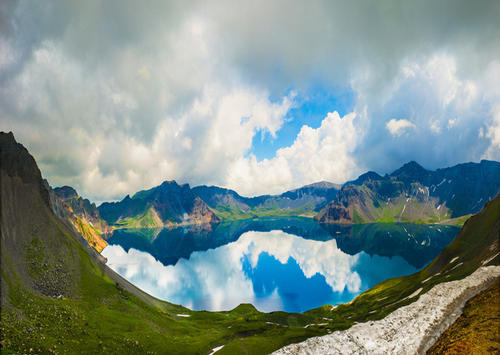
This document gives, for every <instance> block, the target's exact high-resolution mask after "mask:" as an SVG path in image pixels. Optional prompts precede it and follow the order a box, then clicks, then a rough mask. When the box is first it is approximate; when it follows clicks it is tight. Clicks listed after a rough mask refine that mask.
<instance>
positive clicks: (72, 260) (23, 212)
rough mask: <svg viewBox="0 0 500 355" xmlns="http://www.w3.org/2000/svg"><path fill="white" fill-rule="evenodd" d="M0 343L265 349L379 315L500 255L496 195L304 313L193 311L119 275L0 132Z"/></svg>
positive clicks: (17, 346) (13, 349)
mask: <svg viewBox="0 0 500 355" xmlns="http://www.w3.org/2000/svg"><path fill="white" fill-rule="evenodd" d="M0 206H1V209H0V212H1V213H0V222H1V223H0V232H1V233H0V246H1V247H0V261H1V264H0V266H1V273H0V286H1V291H2V292H1V293H0V306H1V307H0V335H1V336H0V346H1V350H2V353H3V352H5V353H22V354H24V353H44V354H45V353H85V354H90V353H179V352H182V353H198V354H199V353H209V352H210V351H211V350H212V349H214V348H216V347H219V346H224V348H222V350H221V353H230V354H243V353H251V354H265V353H270V352H272V351H274V350H276V349H278V348H280V347H282V346H284V345H287V344H290V343H292V342H298V341H301V340H304V339H306V338H310V337H313V336H318V335H325V334H327V333H329V332H332V331H335V330H339V329H346V328H349V327H351V326H352V325H353V324H355V323H358V322H366V321H369V320H374V319H380V318H382V317H384V316H385V315H387V314H388V313H389V312H392V311H394V310H395V309H397V308H399V307H401V306H404V305H407V304H409V303H412V302H413V301H414V300H415V299H416V298H417V296H416V293H415V292H416V291H419V292H420V294H422V293H425V292H427V291H428V290H429V289H430V288H432V287H433V286H434V285H437V284H439V283H441V282H446V281H452V280H457V279H460V278H463V277H465V276H467V275H470V274H471V273H472V272H474V270H476V269H477V268H478V267H481V266H488V265H498V264H499V262H500V253H499V251H500V249H499V248H500V245H499V243H498V236H499V235H500V197H496V198H495V199H494V200H492V201H490V202H488V203H487V204H486V205H485V207H484V209H483V210H482V211H481V212H480V213H478V214H477V215H475V216H473V217H471V218H470V219H469V220H468V221H467V222H466V223H465V225H464V226H463V228H462V230H461V231H460V233H459V234H458V236H457V237H456V239H455V240H454V241H453V242H452V243H451V244H450V245H449V246H448V247H446V248H445V249H444V250H443V251H442V252H441V254H440V255H439V257H437V258H436V259H435V260H434V261H433V262H431V263H430V264H429V265H428V266H427V267H426V268H424V269H423V270H422V271H420V272H418V273H416V274H413V275H410V276H406V277H401V278H396V279H391V280H387V281H384V282H382V283H381V284H379V285H377V286H375V287H374V288H372V289H370V290H369V291H367V292H365V293H363V294H361V295H360V296H359V297H357V298H356V299H355V300H354V301H353V302H352V303H350V304H345V305H340V306H338V307H335V308H333V307H331V306H323V307H320V308H317V309H314V310H311V311H308V312H304V313H301V314H289V313H285V312H271V313H261V312H258V311H257V310H256V309H255V308H254V307H252V306H251V305H240V306H238V307H236V308H235V309H234V310H232V311H229V312H193V311H190V310H189V309H186V308H184V307H181V306H176V305H173V304H170V303H168V302H163V301H160V300H157V299H155V298H153V297H151V296H149V295H148V294H146V293H145V292H143V291H141V290H139V289H138V288H136V287H135V286H133V285H132V284H130V283H128V282H127V281H126V280H124V279H123V278H121V277H120V276H119V275H117V274H116V273H115V272H113V271H112V270H111V269H109V268H108V267H107V266H106V265H105V264H104V260H103V258H102V257H101V256H100V255H99V254H98V253H97V252H96V251H95V250H94V249H92V248H90V247H89V246H88V244H87V242H86V241H85V240H84V239H83V238H82V237H81V236H80V235H79V234H77V233H75V232H74V229H72V228H69V227H68V226H67V224H66V223H64V220H63V219H61V218H59V217H58V216H57V215H56V214H55V213H54V211H53V207H52V206H51V200H50V193H49V191H48V189H47V187H46V185H45V184H44V182H43V180H42V177H41V174H40V170H39V169H38V167H37V165H36V162H35V160H34V159H33V157H32V156H31V155H30V154H29V152H28V151H27V150H26V149H25V148H24V147H23V146H22V145H21V144H19V143H17V142H16V141H15V139H14V136H13V135H12V133H9V134H6V133H0ZM417 293H418V292H417Z"/></svg>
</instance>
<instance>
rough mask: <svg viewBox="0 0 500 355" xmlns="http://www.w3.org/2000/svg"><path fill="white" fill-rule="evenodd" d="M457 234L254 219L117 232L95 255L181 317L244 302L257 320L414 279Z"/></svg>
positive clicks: (416, 228) (386, 226)
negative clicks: (257, 313) (176, 307)
mask: <svg viewBox="0 0 500 355" xmlns="http://www.w3.org/2000/svg"><path fill="white" fill-rule="evenodd" d="M457 232H458V228H456V227H449V226H428V225H413V224H366V225H355V226H342V225H328V226H320V225H318V224H317V223H316V222H314V221H313V220H311V219H307V218H262V219H254V220H245V221H236V222H225V223H221V224H218V225H212V226H204V227H203V228H200V227H196V228H193V227H192V228H175V229H170V230H169V229H160V230H159V229H140V230H116V231H114V233H113V235H112V236H111V237H110V238H109V240H108V242H109V244H110V245H109V246H108V247H106V248H105V249H104V251H103V252H102V254H103V255H104V256H105V257H106V258H107V259H108V262H107V263H108V265H109V266H110V267H111V268H112V269H114V270H115V271H117V272H118V273H119V274H121V275H122V276H124V277H125V278H127V279H128V280H129V281H131V282H132V283H134V284H135V285H137V286H138V287H139V288H141V289H143V290H144V291H146V292H148V293H150V294H152V295H154V296H155V297H158V298H160V299H164V300H166V301H169V302H172V303H176V304H182V305H184V306H186V307H188V308H190V309H194V310H212V311H215V310H230V309H233V308H234V307H236V306H238V305H239V304H241V303H251V304H253V305H254V306H255V307H256V308H257V309H259V310H261V311H265V312H269V311H276V310H284V311H287V312H303V311H306V310H309V309H312V308H316V307H319V306H322V305H325V304H339V303H345V302H349V301H351V300H352V299H353V298H354V297H356V296H357V295H358V294H360V293H361V292H363V291H365V290H367V289H368V288H370V287H372V286H374V285H376V284H377V283H379V282H381V281H384V280H386V279H388V278H392V277H396V276H402V275H408V274H411V273H414V272H416V271H418V270H419V269H421V268H422V267H423V266H425V265H426V264H427V263H428V262H430V261H431V260H432V259H433V258H434V257H436V256H437V255H438V254H439V252H440V251H441V249H442V248H444V247H445V246H446V245H448V244H449V243H450V242H451V240H453V238H454V237H455V235H456V233H457Z"/></svg>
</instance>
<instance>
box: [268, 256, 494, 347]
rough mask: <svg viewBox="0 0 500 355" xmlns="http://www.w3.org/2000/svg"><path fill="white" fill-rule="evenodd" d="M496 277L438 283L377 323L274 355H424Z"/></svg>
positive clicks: (486, 272)
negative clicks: (467, 302) (470, 301)
mask: <svg viewBox="0 0 500 355" xmlns="http://www.w3.org/2000/svg"><path fill="white" fill-rule="evenodd" d="M498 277H500V266H487V267H484V266H483V267H481V268H479V269H477V270H476V271H475V272H474V273H473V274H471V275H469V276H468V277H466V278H464V279H462V280H457V281H450V282H445V283H441V284H438V285H436V286H434V287H433V288H432V289H431V290H429V292H427V293H425V294H423V295H421V296H420V297H419V298H418V300H416V301H415V302H413V303H411V304H409V305H407V306H404V307H401V308H399V309H397V310H395V311H394V312H392V313H391V314H389V315H388V316H387V317H385V318H383V319H381V320H378V321H369V322H366V323H359V324H356V325H353V326H352V327H351V328H349V329H347V330H344V331H336V332H333V333H331V334H328V335H324V336H321V337H314V338H310V339H307V340H306V341H304V342H301V343H297V344H291V345H288V346H286V347H284V348H281V349H279V350H277V351H276V352H275V354H425V352H426V351H427V350H428V349H429V348H430V347H431V346H432V345H433V344H434V343H435V342H436V340H437V339H438V338H439V336H440V335H441V334H442V333H443V332H444V331H445V330H446V329H447V328H448V327H449V326H450V325H451V324H453V322H455V320H456V319H457V318H458V317H459V316H460V314H461V313H462V309H463V306H464V304H465V302H466V301H467V300H469V299H470V298H472V297H473V296H475V295H476V294H478V293H479V292H481V291H482V290H484V289H485V288H487V287H488V286H489V285H490V284H491V283H492V282H493V281H494V280H495V279H496V278H498Z"/></svg>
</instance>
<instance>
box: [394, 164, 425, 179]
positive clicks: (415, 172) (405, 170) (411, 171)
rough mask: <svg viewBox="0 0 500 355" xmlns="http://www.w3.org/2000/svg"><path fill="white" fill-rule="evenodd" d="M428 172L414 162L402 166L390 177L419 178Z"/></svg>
mask: <svg viewBox="0 0 500 355" xmlns="http://www.w3.org/2000/svg"><path fill="white" fill-rule="evenodd" d="M427 173H428V171H427V170H426V169H425V168H424V167H422V165H420V164H419V163H417V162H416V161H413V160H412V161H410V162H408V163H406V164H404V165H403V166H402V167H401V168H399V169H397V170H395V171H394V172H393V173H392V174H391V176H395V177H401V176H421V175H425V174H427Z"/></svg>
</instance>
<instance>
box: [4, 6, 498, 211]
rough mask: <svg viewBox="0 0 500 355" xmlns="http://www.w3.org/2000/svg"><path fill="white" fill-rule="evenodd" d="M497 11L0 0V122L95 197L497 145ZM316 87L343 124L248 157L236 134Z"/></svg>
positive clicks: (244, 182) (288, 179)
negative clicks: (335, 102) (336, 96)
mask: <svg viewBox="0 0 500 355" xmlns="http://www.w3.org/2000/svg"><path fill="white" fill-rule="evenodd" d="M499 11H500V3H499V2H498V1H482V2H481V4H476V3H473V2H470V1H465V0H464V1H445V3H444V4H443V3H439V4H437V3H435V2H433V1H418V2H411V3H405V4H404V5H401V4H399V3H398V4H396V3H394V2H391V1H387V2H383V3H380V4H377V6H374V5H373V4H371V3H370V2H366V3H365V2H363V3H358V2H352V3H351V2H344V1H324V2H323V1H318V2H314V3H308V2H301V1H297V2H288V1H287V2H284V1H273V2H265V1H262V2H252V3H251V4H250V3H249V4H245V5H242V4H239V3H238V4H236V3H234V2H232V1H220V2H217V3H210V4H209V3H206V2H201V1H190V2H175V1H169V2H164V1H153V2H150V3H148V5H147V6H144V5H142V4H138V3H137V2H136V1H119V2H116V1H108V2H100V1H67V2H64V4H60V3H59V2H51V1H45V2H37V3H29V2H27V1H14V0H13V1H9V0H7V1H2V2H1V4H0V118H1V121H0V129H2V130H13V131H14V134H15V135H16V137H17V138H18V139H19V140H20V141H21V142H22V143H23V144H25V145H26V146H27V147H28V148H29V149H30V151H31V152H32V153H33V154H34V155H35V158H36V159H37V161H38V162H39V164H40V167H41V170H42V173H43V175H44V177H46V178H48V179H49V181H50V182H51V183H52V184H54V185H61V184H70V185H73V186H75V187H76V188H77V189H78V190H79V192H80V193H81V194H82V195H84V196H87V197H90V198H91V199H93V200H97V201H99V200H107V199H115V198H122V197H123V195H125V194H126V193H133V192H134V191H136V190H139V189H143V188H149V187H151V186H154V185H155V184H158V183H160V182H161V181H163V180H166V179H177V180H179V181H181V182H190V183H192V184H194V185H196V184H217V185H225V186H229V187H237V188H239V189H241V192H242V193H245V194H252V195H253V194H256V193H262V192H265V193H270V192H281V191H283V190H284V189H286V188H287V187H289V186H290V187H296V186H298V185H299V184H302V183H310V182H313V181H315V180H333V181H336V182H342V181H344V180H345V179H347V178H351V177H353V176H354V175H356V174H358V173H359V172H361V171H363V170H366V169H370V170H378V171H380V172H382V173H383V172H388V171H390V170H391V169H393V168H395V167H397V166H398V165H401V164H402V163H403V162H405V161H408V160H410V159H416V160H419V161H420V162H421V163H422V164H424V165H425V166H426V167H429V168H435V167H443V166H446V165H452V164H455V163H459V162H463V161H466V160H479V159H480V158H483V157H488V158H490V159H500V152H499V149H498V148H497V146H498V144H497V134H496V131H497V127H498V123H497V119H496V118H495V117H496V116H495V115H496V113H495V112H496V111H495V110H496V109H495V107H497V106H498V103H499V102H500V95H499V94H498V89H497V87H498V85H497V84H496V83H498V81H499V80H500V71H499V69H498V68H499V64H498V58H499V57H500V41H499V40H498V31H497V26H498V25H497V22H498V21H497V18H496V14H497V13H498V12H499ZM110 19H113V20H112V21H110ZM255 23H259V26H258V27H256V26H255ZM318 86H320V87H324V88H325V90H330V88H333V89H332V90H333V91H335V92H343V91H344V92H349V93H352V94H353V95H352V96H353V97H354V100H355V102H354V109H353V110H352V111H353V112H355V113H356V119H355V120H354V123H352V125H351V124H350V123H349V122H350V121H352V120H351V119H345V118H343V119H341V120H335V119H333V120H331V119H327V118H325V120H326V121H325V120H324V121H323V123H322V126H321V127H314V128H313V127H309V126H310V125H311V124H310V123H309V122H308V121H307V118H306V119H304V122H302V125H303V126H304V127H303V128H302V129H301V130H300V133H299V135H298V136H297V137H296V139H295V142H294V143H293V144H292V145H290V146H289V147H282V149H281V150H278V151H277V152H276V156H275V157H274V158H272V159H268V160H262V161H257V159H256V158H255V157H253V156H252V155H251V154H250V152H251V146H252V140H253V138H254V137H255V136H256V135H259V134H261V135H262V134H264V135H269V137H271V138H272V139H273V137H276V136H278V137H279V135H280V132H281V130H282V127H283V126H284V125H287V124H289V122H292V121H293V117H288V115H289V114H290V109H291V108H293V107H294V105H295V104H296V102H295V95H297V96H299V97H308V94H309V93H310V91H311V90H312V89H311V88H316V87H318ZM336 110H337V111H339V112H345V111H344V110H341V109H340V108H339V107H335V106H332V107H331V108H330V109H329V110H328V111H329V112H334V111H336ZM349 111H351V110H349ZM394 117H405V119H406V120H407V121H409V122H411V123H412V124H414V125H415V129H413V130H412V131H411V132H412V135H411V137H409V140H408V141H407V143H408V144H405V145H404V146H403V147H401V140H400V137H398V136H397V135H396V136H393V135H392V134H391V132H389V131H387V128H388V127H386V124H387V120H388V119H390V118H394ZM389 122H390V121H389ZM451 122H453V123H451ZM330 126H331V127H330ZM408 129H409V128H408V127H406V131H407V130H408ZM396 132H403V131H398V130H396ZM480 132H483V135H482V136H480V134H479V133H480ZM328 135H331V137H328ZM405 137H406V135H405ZM478 137H480V138H479V139H478ZM342 144H345V145H347V146H345V147H344V146H342ZM381 156H382V157H384V159H380V157H381Z"/></svg>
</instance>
